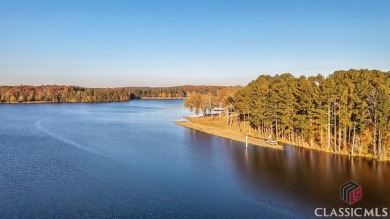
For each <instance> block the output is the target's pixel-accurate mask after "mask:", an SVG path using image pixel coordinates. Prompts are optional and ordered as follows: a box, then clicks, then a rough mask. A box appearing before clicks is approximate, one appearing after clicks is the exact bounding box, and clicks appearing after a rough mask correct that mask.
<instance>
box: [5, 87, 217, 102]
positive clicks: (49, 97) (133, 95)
mask: <svg viewBox="0 0 390 219" xmlns="http://www.w3.org/2000/svg"><path fill="white" fill-rule="evenodd" d="M222 88H224V87H223V86H204V85H199V86H194V85H184V86H177V87H156V88H154V87H124V88H84V87H79V86H63V85H42V86H29V85H20V86H0V103H21V102H23V103H24V102H112V101H129V100H130V99H142V98H168V99H169V98H185V97H187V96H189V95H190V94H192V93H198V94H205V93H211V94H213V95H214V94H216V93H217V91H218V90H220V89H222Z"/></svg>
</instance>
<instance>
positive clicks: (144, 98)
mask: <svg viewBox="0 0 390 219" xmlns="http://www.w3.org/2000/svg"><path fill="white" fill-rule="evenodd" d="M184 99H185V97H141V98H138V100H184Z"/></svg>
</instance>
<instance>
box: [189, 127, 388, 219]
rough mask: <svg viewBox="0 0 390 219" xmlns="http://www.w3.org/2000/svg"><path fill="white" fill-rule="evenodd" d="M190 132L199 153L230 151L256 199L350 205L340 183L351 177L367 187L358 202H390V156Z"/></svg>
mask: <svg viewBox="0 0 390 219" xmlns="http://www.w3.org/2000/svg"><path fill="white" fill-rule="evenodd" d="M189 135H190V136H189V137H190V138H191V141H194V142H197V143H196V145H195V143H194V148H192V149H191V150H193V151H197V153H198V154H203V156H205V157H209V158H210V157H211V158H212V157H215V156H217V155H216V154H217V153H218V154H224V155H228V156H226V157H225V158H224V159H226V162H230V164H231V165H230V166H231V168H232V171H233V174H234V176H235V178H236V179H237V180H238V181H239V182H240V183H242V184H243V186H242V188H244V190H245V192H247V194H249V196H252V197H253V198H254V199H259V200H262V199H267V198H269V197H271V199H272V200H273V201H275V202H276V205H278V204H281V205H282V206H284V207H286V206H288V205H286V203H296V204H293V205H292V206H291V207H292V208H297V209H299V208H300V212H306V213H307V214H308V215H306V216H309V215H310V214H312V212H313V210H314V208H316V207H329V208H338V207H348V205H347V204H346V203H344V202H343V201H342V200H340V198H339V187H340V186H341V185H342V184H344V183H345V182H347V181H349V180H352V181H354V182H356V183H358V184H359V185H361V186H362V187H363V199H362V200H360V201H359V202H357V203H356V204H355V205H354V207H368V208H369V207H388V204H389V203H390V196H389V195H388V194H390V188H389V187H388V185H390V174H388V173H389V171H390V163H389V162H377V161H372V160H370V159H365V158H357V157H348V156H343V155H334V154H328V153H325V152H320V151H314V150H308V149H305V148H300V147H296V146H290V145H285V150H284V151H279V150H273V149H269V148H262V147H257V146H252V145H250V146H249V147H248V148H245V146H244V144H243V143H240V142H236V141H231V140H227V139H223V138H219V137H216V136H211V135H207V134H203V133H200V132H197V131H193V132H191V134H189ZM216 139H218V140H216ZM213 141H219V143H220V144H213V143H212V142H213ZM216 145H219V147H218V148H215V147H216ZM216 150H217V151H218V152H216ZM220 157H223V156H220ZM272 200H271V201H272Z"/></svg>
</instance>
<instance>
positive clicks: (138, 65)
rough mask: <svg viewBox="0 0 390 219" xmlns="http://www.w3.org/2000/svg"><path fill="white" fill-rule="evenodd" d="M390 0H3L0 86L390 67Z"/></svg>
mask: <svg viewBox="0 0 390 219" xmlns="http://www.w3.org/2000/svg"><path fill="white" fill-rule="evenodd" d="M389 11H390V1H386V0H383V1H381V0H373V1H369V0H365V1H361V0H310V1H275V0H273V1H260V0H258V1H244V0H240V1H229V0H224V1H219V0H206V1H203V0H194V1H184V0H181V1H171V0H165V1H153V0H151V1H146V0H140V1H131V0H126V1H125V0H123V1H120V0H115V1H113V0H104V1H103V0H82V1H81V0H56V1H52V0H48V1H38V0H37V1H19V0H9V1H8V0H0V85H5V84H9V85H18V84H34V85H40V84H73V85H81V86H88V87H116V86H172V85H183V84H207V85H212V84H215V85H238V84H240V85H244V84H247V83H248V82H250V81H251V80H253V79H255V78H257V76H258V75H260V74H271V75H274V74H277V73H285V72H290V73H292V74H294V75H297V76H299V75H316V74H318V73H321V74H324V75H328V74H330V73H332V72H334V71H335V70H340V69H350V68H369V69H379V70H383V71H389V70H390V13H389Z"/></svg>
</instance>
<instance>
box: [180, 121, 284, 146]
mask: <svg viewBox="0 0 390 219" xmlns="http://www.w3.org/2000/svg"><path fill="white" fill-rule="evenodd" d="M175 123H176V124H177V125H180V126H182V127H185V128H190V129H193V130H196V131H200V132H203V133H206V134H210V135H215V136H218V137H222V138H226V139H230V140H234V141H239V142H242V143H244V145H245V137H246V135H244V134H240V133H236V132H234V131H232V130H226V129H223V128H218V127H210V126H208V125H204V124H200V123H197V122H193V121H175ZM248 144H251V145H255V146H260V147H266V148H272V149H277V150H284V146H282V145H270V144H267V143H266V142H265V141H264V140H263V139H259V138H254V137H252V136H249V135H248Z"/></svg>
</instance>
